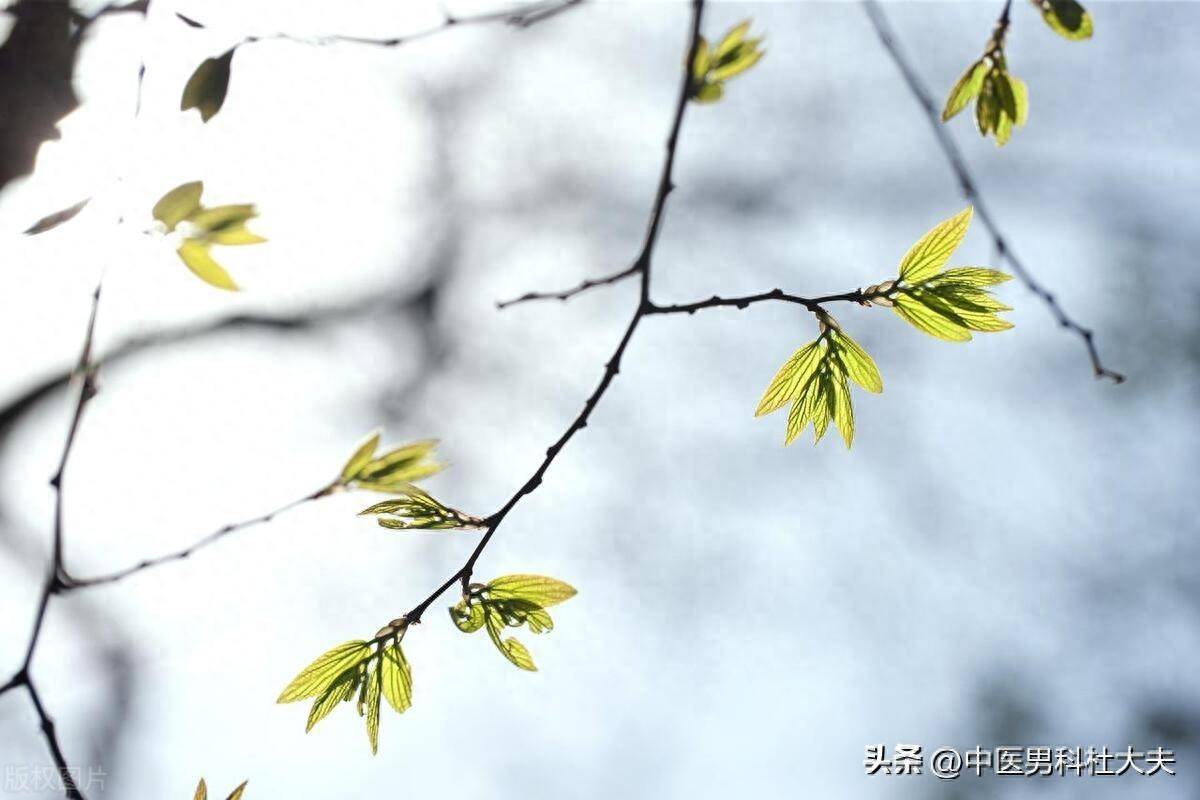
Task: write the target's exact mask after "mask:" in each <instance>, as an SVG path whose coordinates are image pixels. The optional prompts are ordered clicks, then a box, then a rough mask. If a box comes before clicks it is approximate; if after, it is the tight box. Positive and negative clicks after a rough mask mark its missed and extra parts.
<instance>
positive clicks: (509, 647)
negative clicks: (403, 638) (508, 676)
mask: <svg viewBox="0 0 1200 800" xmlns="http://www.w3.org/2000/svg"><path fill="white" fill-rule="evenodd" d="M574 596H575V589H574V587H572V586H570V585H568V584H566V583H563V582H562V581H559V580H555V579H554V578H547V577H545V576H543V575H505V576H503V577H500V578H496V579H495V580H493V581H491V582H490V583H486V584H479V583H475V584H471V585H470V587H468V590H467V593H466V594H465V595H464V596H463V599H462V600H460V601H459V602H458V604H457V605H454V606H451V608H450V619H452V620H453V621H454V624H455V625H456V626H458V629H459V630H460V631H462V632H463V633H474V632H475V631H477V630H479V629H480V628H487V632H488V637H489V638H491V640H492V644H494V645H495V646H496V649H497V650H499V651H500V654H501V655H503V656H504V657H505V658H507V659H508V660H509V661H511V662H512V663H513V664H514V665H516V666H517V667H519V668H520V669H524V670H528V671H530V672H535V671H537V667H536V666H535V665H534V663H533V657H532V656H531V655H530V654H529V651H528V650H527V649H526V648H525V645H523V644H521V642H519V641H518V640H517V639H516V638H514V637H511V636H510V637H508V638H507V639H506V638H504V637H503V632H504V629H505V628H506V627H508V628H519V627H521V626H522V625H524V626H526V627H527V628H529V632H530V633H534V634H540V633H544V632H546V631H550V630H552V629H553V628H554V620H553V619H551V617H550V614H549V612H547V611H546V609H547V608H549V607H550V606H554V605H557V604H559V603H561V602H563V601H565V600H569V599H571V598H572V597H574Z"/></svg>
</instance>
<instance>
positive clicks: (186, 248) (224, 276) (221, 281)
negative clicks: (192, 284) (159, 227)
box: [176, 239, 238, 292]
mask: <svg viewBox="0 0 1200 800" xmlns="http://www.w3.org/2000/svg"><path fill="white" fill-rule="evenodd" d="M208 248H209V246H208V244H207V243H205V242H202V241H200V240H198V239H184V240H183V243H182V244H180V245H179V249H178V250H177V251H176V252H178V253H179V258H180V259H182V260H183V263H184V264H185V265H186V266H187V268H188V269H190V270H191V271H192V272H193V273H195V275H196V277H198V278H200V280H202V281H204V282H205V283H207V284H209V285H210V286H215V287H217V288H218V289H225V290H227V291H231V292H236V291H237V290H238V285H237V284H236V283H234V282H233V278H231V277H229V273H228V272H226V271H225V268H224V267H222V266H221V265H220V264H218V263H217V262H216V261H214V260H213V257H212V255H211V254H210V253H209V252H208Z"/></svg>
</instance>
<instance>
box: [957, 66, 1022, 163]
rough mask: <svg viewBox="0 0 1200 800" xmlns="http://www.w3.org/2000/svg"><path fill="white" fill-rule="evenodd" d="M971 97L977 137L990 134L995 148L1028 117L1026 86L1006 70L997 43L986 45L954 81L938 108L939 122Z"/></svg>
mask: <svg viewBox="0 0 1200 800" xmlns="http://www.w3.org/2000/svg"><path fill="white" fill-rule="evenodd" d="M972 100H975V127H976V128H978V130H979V134H980V135H981V136H985V137H986V136H988V135H989V134H990V135H991V136H993V137H994V138H995V140H996V146H997V147H1003V146H1004V145H1005V144H1006V143H1007V142H1008V140H1009V139H1010V138H1011V137H1012V132H1013V128H1014V127H1020V126H1022V125H1024V124H1025V119H1026V118H1027V117H1028V116H1029V89H1028V87H1026V85H1025V82H1024V81H1022V80H1021V79H1020V78H1017V77H1016V76H1014V75H1012V74H1011V73H1009V71H1008V64H1007V62H1006V60H1005V58H1004V50H1003V48H1002V47H1001V46H1000V45H995V44H992V45H989V48H988V52H987V53H986V54H984V56H983V57H982V58H980V59H979V60H978V61H976V62H975V63H974V64H972V65H971V66H969V67H967V71H966V72H964V73H963V74H962V76H961V77H960V78H959V79H958V82H957V83H956V84H954V88H953V89H951V90H950V96H949V97H947V98H946V105H945V107H944V108H943V109H942V121H943V122H946V121H948V120H949V119H950V118H952V117H953V116H954V115H956V114H958V112H960V111H962V110H963V109H964V108H966V106H967V104H968V103H970V102H971V101H972Z"/></svg>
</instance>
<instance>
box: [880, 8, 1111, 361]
mask: <svg viewBox="0 0 1200 800" xmlns="http://www.w3.org/2000/svg"><path fill="white" fill-rule="evenodd" d="M863 7H864V8H865V9H866V11H867V16H868V17H870V19H871V24H872V25H873V26H874V28H875V33H876V34H877V35H878V36H879V41H880V42H881V43H882V44H883V47H884V49H885V50H887V52H888V55H890V56H891V58H892V61H893V62H895V64H896V67H897V68H898V69H899V70H900V74H901V75H902V76H903V77H904V82H905V83H906V84H908V89H909V91H910V92H912V95H913V97H914V98H915V99H916V101H917V105H919V106H920V107H921V110H922V111H924V112H925V117H926V118H927V119H928V121H929V125H930V127H932V128H933V133H934V136H935V137H936V138H937V142H938V145H939V146H940V147H941V149H942V153H943V154H944V155H945V157H946V161H947V162H948V163H949V165H950V169H951V170H953V172H954V175H955V177H957V178H958V185H959V187H960V189H961V190H962V193H963V196H964V197H965V198H966V199H967V200H968V201H969V202H970V203H971V204H972V205H974V206H975V213H976V214H977V215H978V216H979V219H980V220H981V221H982V222H983V224H984V227H986V228H987V229H988V232H989V233H990V234H991V235H992V240H993V244H994V246H995V248H996V251H997V252H998V253H999V254H1000V255H1001V257H1002V258H1003V259H1004V260H1005V261H1007V262H1008V263H1009V264H1011V265H1012V268H1013V271H1014V272H1015V273H1016V274H1017V277H1018V278H1019V279H1020V280H1021V282H1022V283H1024V284H1025V287H1026V288H1027V289H1029V291H1030V292H1032V293H1033V294H1034V295H1036V296H1037V297H1038V298H1039V299H1041V301H1042V302H1043V303H1044V304H1045V305H1046V307H1047V308H1048V309H1049V310H1050V313H1051V315H1053V317H1054V319H1055V321H1056V322H1057V323H1058V325H1059V327H1060V328H1062V329H1064V330H1067V331H1070V332H1071V333H1073V334H1075V335H1076V336H1078V337H1079V338H1080V339H1081V340H1082V341H1083V344H1084V346H1085V347H1086V348H1087V354H1088V358H1089V360H1090V361H1091V363H1092V371H1093V372H1094V373H1095V375H1096V377H1097V378H1108V379H1109V380H1111V381H1113V382H1114V383H1121V382H1123V381H1124V380H1125V376H1124V375H1122V374H1121V373H1119V372H1115V371H1113V370H1111V369H1109V368H1107V367H1105V366H1104V364H1103V362H1102V361H1101V360H1100V353H1099V351H1098V350H1097V348H1096V343H1095V334H1094V332H1093V331H1092V329H1091V328H1088V327H1085V326H1084V325H1081V324H1080V323H1079V322H1077V321H1076V320H1075V319H1074V318H1072V317H1071V316H1070V315H1068V314H1067V312H1066V310H1065V309H1064V308H1063V307H1062V305H1061V304H1060V303H1059V302H1058V299H1057V298H1056V297H1055V295H1054V294H1053V293H1052V292H1051V291H1050V290H1049V289H1047V288H1046V287H1045V286H1043V285H1042V284H1041V282H1040V281H1038V280H1037V278H1036V277H1034V275H1033V273H1032V272H1030V270H1029V269H1028V268H1027V267H1026V266H1025V264H1024V262H1022V261H1021V260H1020V259H1019V258H1017V255H1016V253H1014V252H1013V251H1012V247H1011V246H1010V245H1009V244H1008V241H1007V239H1006V238H1005V237H1004V234H1003V233H1001V231H1000V228H999V226H998V225H997V224H996V222H995V220H994V219H993V218H992V215H991V213H990V212H989V211H988V210H987V206H986V205H985V204H984V201H983V196H982V195H981V194H980V192H979V188H978V185H977V184H976V182H975V179H974V178H973V177H972V176H971V172H970V170H968V169H967V162H966V159H965V158H963V154H962V151H960V150H959V149H958V145H956V144H955V143H954V139H953V138H952V137H951V136H950V133H949V131H948V130H946V128H945V126H943V125H942V123H941V117H940V112H939V111H938V107H937V104H936V103H935V102H934V99H933V95H932V93H931V92H930V91H929V87H927V86H926V85H925V83H924V82H923V81H922V80H921V77H920V76H919V75H918V74H917V71H916V69H914V68H913V65H912V63H911V62H910V61H909V59H908V57H907V56H906V55H905V54H904V51H903V50H902V49H901V47H900V43H899V40H898V39H897V37H896V33H895V31H894V30H893V29H892V27H891V24H890V23H889V22H888V19H887V16H886V15H885V14H884V12H883V8H882V7H881V6H880V5H879V3H878V2H877V0H863ZM1007 14H1008V4H1007V3H1006V4H1005V11H1004V12H1002V14H1001V20H1002V21H1004V20H1006V17H1007Z"/></svg>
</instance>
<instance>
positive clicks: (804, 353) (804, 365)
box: [754, 340, 824, 417]
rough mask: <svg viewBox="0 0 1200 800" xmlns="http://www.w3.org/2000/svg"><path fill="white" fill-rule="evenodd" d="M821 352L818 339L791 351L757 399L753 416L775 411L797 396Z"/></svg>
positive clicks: (819, 359) (819, 358)
mask: <svg viewBox="0 0 1200 800" xmlns="http://www.w3.org/2000/svg"><path fill="white" fill-rule="evenodd" d="M823 354H824V351H823V350H822V349H821V343H820V341H819V340H817V341H813V342H809V343H808V344H806V345H804V347H801V348H800V349H799V350H797V351H796V352H795V353H793V354H792V357H791V358H789V359H788V360H787V361H786V362H784V365H783V366H782V367H780V368H779V372H777V373H775V377H774V378H772V379H771V383H770V384H769V385H768V386H767V390H766V391H765V392H763V396H762V399H761V400H759V401H758V408H756V409H755V410H754V416H756V417H761V416H763V415H764V414H770V413H771V412H773V411H777V410H778V409H780V408H782V407H783V406H785V405H787V404H788V403H790V402H791V401H792V399H793V398H795V397H797V396H798V395H799V394H800V392H801V390H802V389H803V387H804V386H805V384H806V383H807V382H808V380H809V378H811V377H812V375H813V373H814V372H815V371H816V369H817V364H819V363H820V362H821V357H822V356H823Z"/></svg>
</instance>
